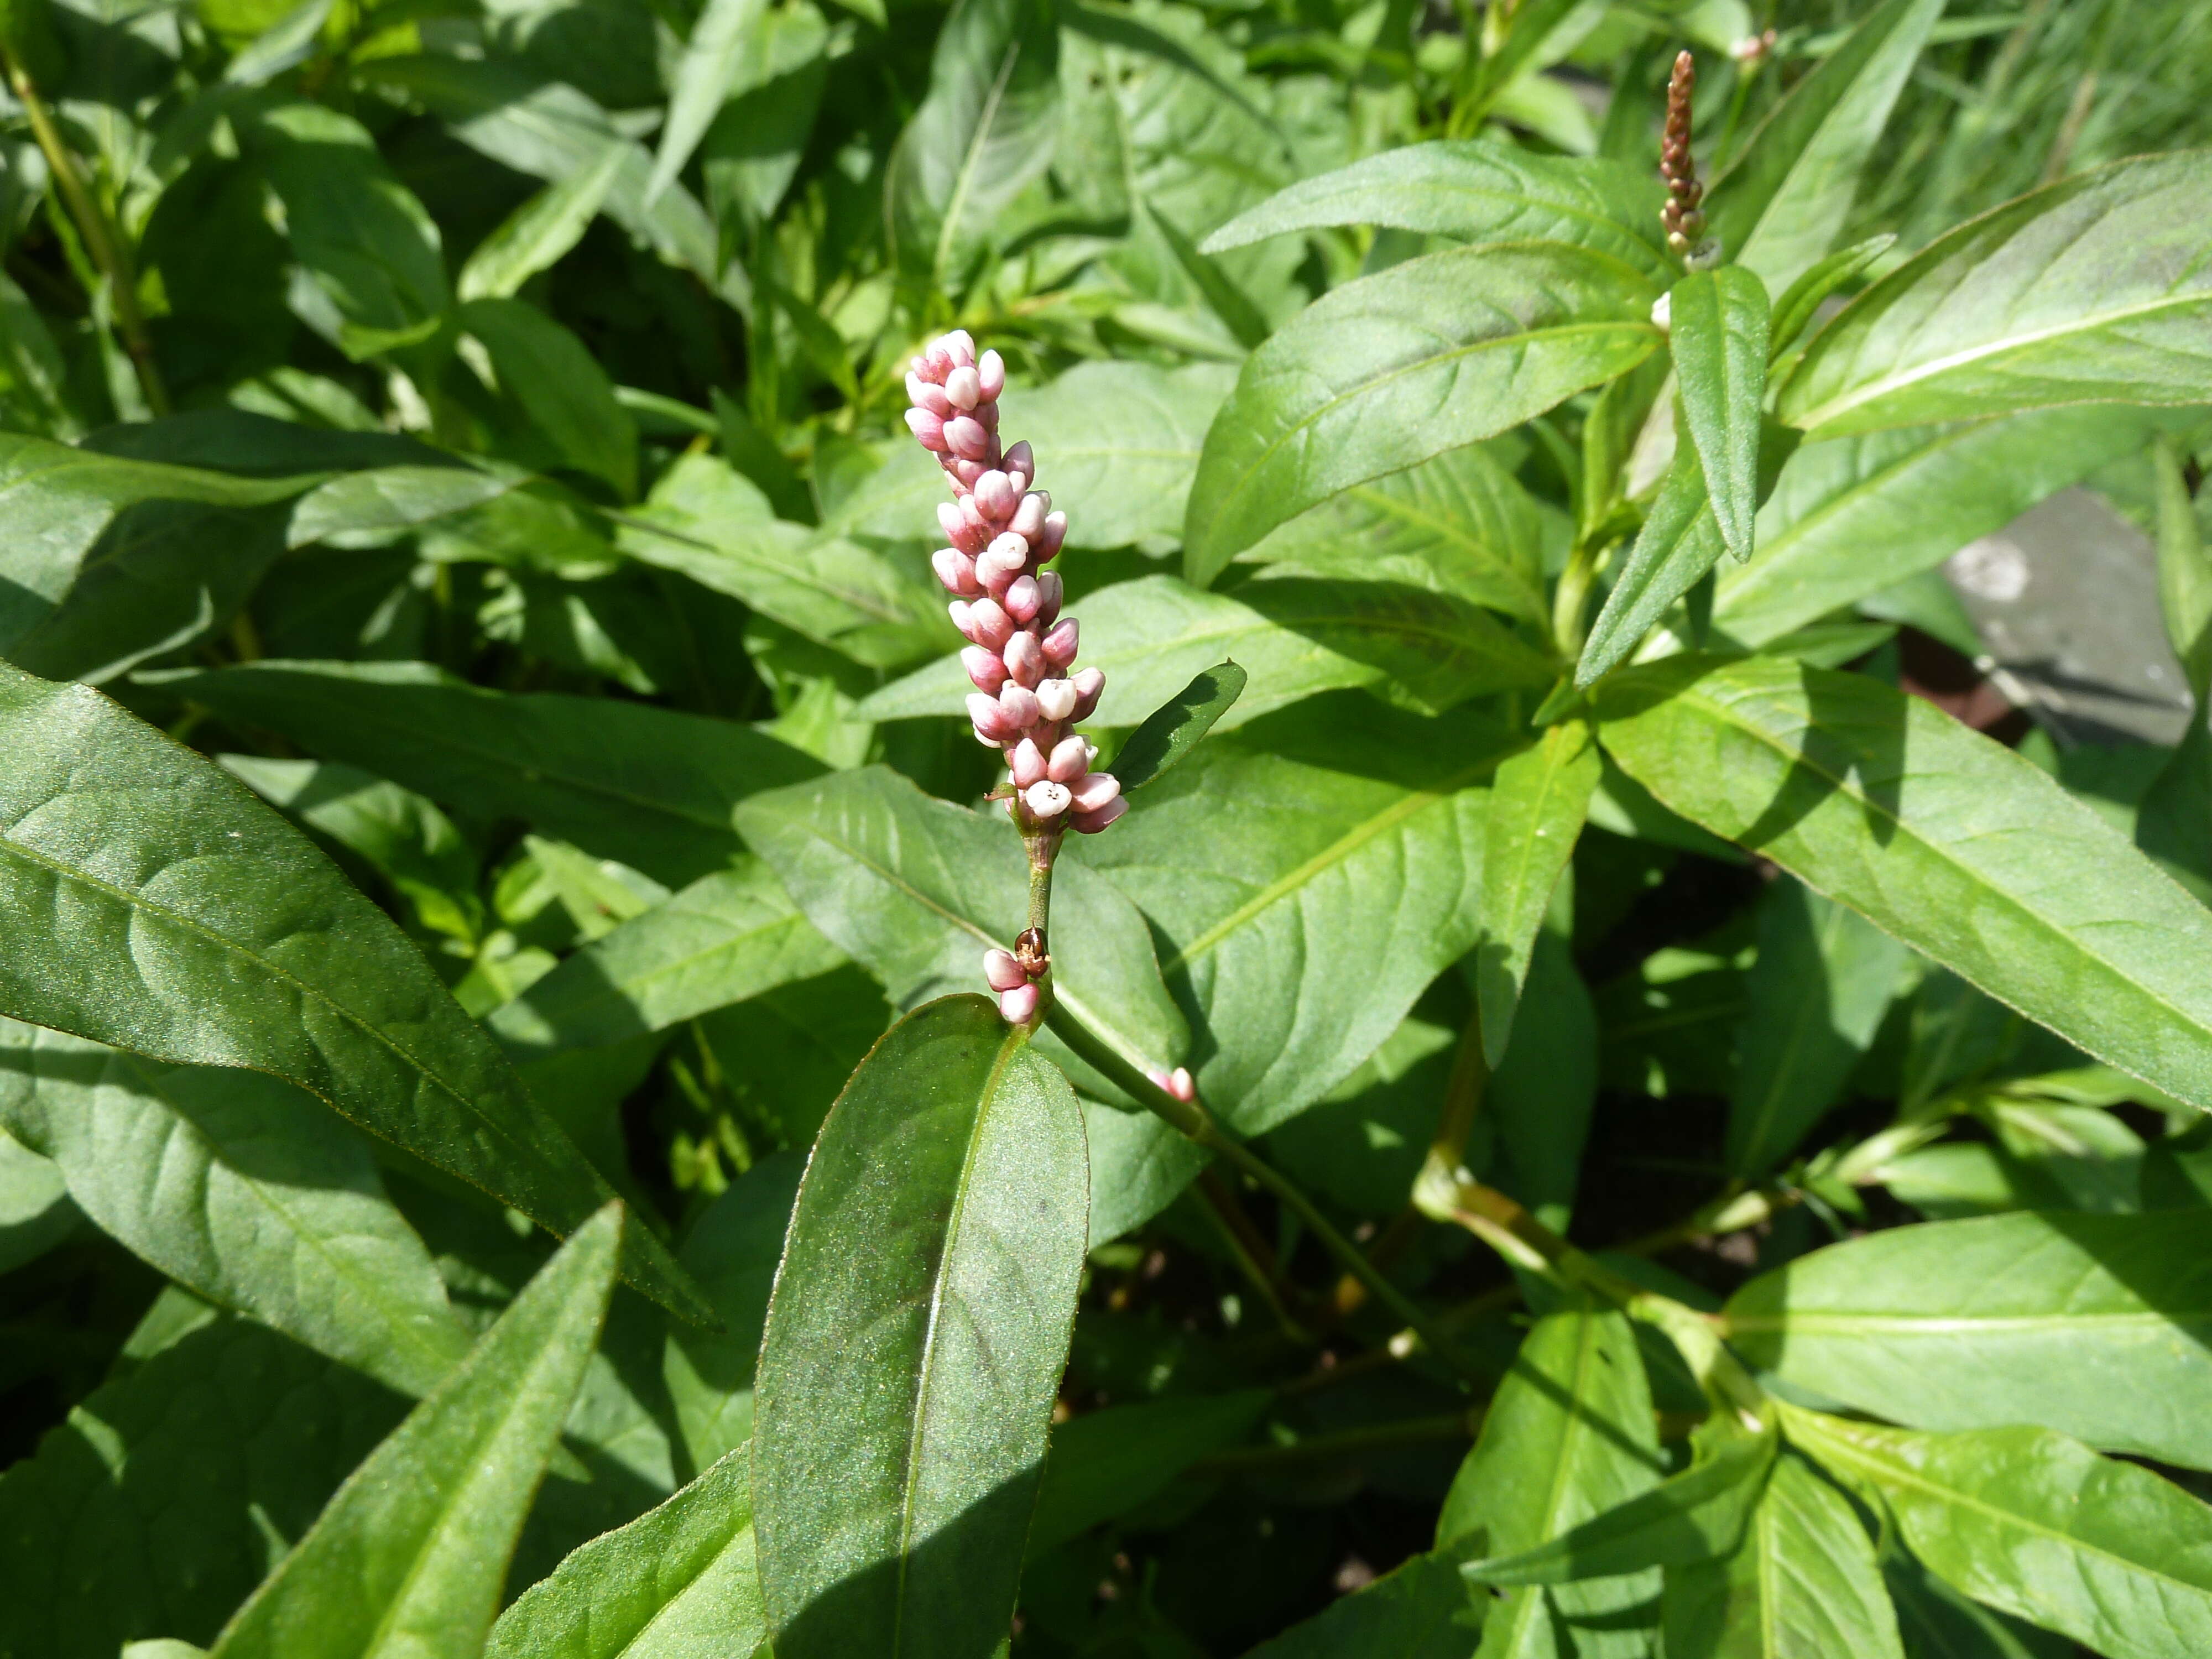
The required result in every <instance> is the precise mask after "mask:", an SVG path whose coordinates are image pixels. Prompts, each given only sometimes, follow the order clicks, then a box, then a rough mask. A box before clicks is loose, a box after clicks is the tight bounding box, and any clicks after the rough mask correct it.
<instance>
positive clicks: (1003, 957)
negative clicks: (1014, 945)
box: [983, 951, 1030, 991]
mask: <svg viewBox="0 0 2212 1659" xmlns="http://www.w3.org/2000/svg"><path fill="white" fill-rule="evenodd" d="M983 979H984V981H985V982H986V983H987V984H988V985H989V986H990V987H991V988H992V989H993V990H994V991H1015V990H1019V989H1020V988H1021V987H1023V986H1024V985H1026V984H1028V983H1029V982H1030V976H1029V974H1028V971H1027V970H1026V969H1024V968H1023V966H1022V964H1021V959H1020V958H1019V957H1017V956H1015V955H1014V953H1013V952H1012V951H984V952H983Z"/></svg>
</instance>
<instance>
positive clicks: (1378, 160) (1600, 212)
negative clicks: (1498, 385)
mask: <svg viewBox="0 0 2212 1659" xmlns="http://www.w3.org/2000/svg"><path fill="white" fill-rule="evenodd" d="M1658 217H1659V191H1658V190H1657V189H1656V187H1655V186H1654V185H1653V184H1652V182H1651V181H1650V179H1648V178H1647V177H1645V176H1644V174H1642V173H1638V172H1637V171H1636V170H1635V169H1633V168H1631V167H1624V166H1621V165H1620V164H1619V163H1617V162H1613V161H1590V160H1570V159H1567V158H1565V157H1562V156H1549V155H1533V154H1531V153H1530V152H1528V151H1527V150H1524V149H1520V148H1518V147H1517V146H1516V145H1511V144H1505V143H1497V142H1495V141H1493V140H1490V139H1484V138H1473V139H1449V140H1439V141H1436V142H1432V143H1425V144H1408V145H1406V146H1405V147H1403V148H1402V149H1387V150H1384V151H1383V152H1382V153H1381V154H1380V155H1370V156H1368V157H1366V158H1364V160H1361V161H1355V162H1353V163H1352V165H1351V166H1350V167H1339V168H1337V169H1336V170H1335V171H1334V172H1333V173H1319V174H1317V175H1316V176H1315V177H1313V178H1310V179H1300V180H1299V181H1298V182H1297V184H1295V185H1291V186H1290V187H1289V188H1288V189H1286V190H1282V191H1277V192H1276V193H1275V194H1274V195H1273V196H1271V197H1268V198H1267V200H1266V201H1265V202H1263V203H1261V204H1260V205H1259V206H1258V207H1255V208H1253V209H1251V210H1249V211H1248V212H1245V213H1242V214H1239V215H1238V216H1237V217H1236V218H1234V219H1232V220H1231V221H1230V222H1228V223H1227V224H1225V225H1224V226H1222V227H1221V228H1220V229H1218V230H1217V231H1215V232H1214V233H1213V234H1212V235H1211V236H1208V237H1207V238H1206V240H1205V242H1204V243H1203V244H1202V246H1204V248H1205V249H1206V252H1209V253H1218V252H1223V251H1224V250H1225V249H1228V248H1233V247H1242V246H1244V245H1246V244H1247V243H1250V242H1256V241H1260V240H1262V239H1264V238H1267V237H1269V236H1281V235H1284V234H1288V233H1290V232H1292V231H1301V230H1322V229H1328V228H1333V227H1335V226H1339V225H1387V226H1389V227H1390V228H1393V229H1397V230H1411V231H1419V232H1424V233H1426V234H1430V235H1432V236H1449V237H1451V238H1453V239H1455V240H1459V241H1463V242H1472V243H1478V244H1480V243H1504V242H1532V241H1547V242H1567V243H1571V244H1574V245H1576V246H1583V247H1589V248H1593V249H1595V250H1596V251H1598V252H1602V253H1607V254H1611V255H1613V257H1614V258H1620V259H1623V260H1626V262H1627V263H1628V264H1632V265H1633V266H1635V267H1636V268H1637V269H1638V270H1642V271H1644V273H1645V274H1646V275H1648V276H1650V277H1651V278H1652V279H1653V280H1654V281H1657V282H1665V281H1667V280H1668V279H1670V278H1671V276H1672V274H1673V271H1674V259H1673V258H1672V257H1671V256H1670V255H1669V254H1668V252H1667V246H1666V243H1665V242H1664V241H1663V240H1661V238H1660V237H1659V236H1658V235H1657V234H1656V233H1655V232H1654V231H1653V230H1652V228H1651V227H1652V226H1654V225H1656V223H1657V222H1658Z"/></svg>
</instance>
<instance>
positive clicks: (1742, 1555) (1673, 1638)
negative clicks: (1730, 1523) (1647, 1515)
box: [1664, 1453, 1905, 1659]
mask: <svg viewBox="0 0 2212 1659" xmlns="http://www.w3.org/2000/svg"><path fill="white" fill-rule="evenodd" d="M1664 1627H1665V1630H1666V1634H1667V1650H1668V1652H1670V1653H1679V1654H1688V1655H1695V1656H1701V1659H1703V1656H1710V1659H1815V1656H1820V1655H1826V1654H1838V1655H1842V1654H1849V1655H1850V1656H1851V1659H1905V1648H1904V1644H1902V1642H1901V1641H1900V1640H1899V1635H1898V1628H1897V1613H1896V1611H1895V1609H1894V1608H1893V1607H1891V1606H1890V1601H1889V1594H1888V1592H1887V1590H1886V1589H1884V1588H1883V1585H1882V1575H1881V1567H1880V1566H1879V1565H1876V1563H1875V1555H1874V1545H1873V1542H1872V1541H1871V1540H1869V1538H1868V1537H1867V1533H1866V1528H1864V1527H1863V1526H1862V1525H1861V1524H1860V1523H1859V1518H1858V1516H1857V1515H1856V1514H1854V1513H1853V1512H1852V1510H1851V1506H1850V1502H1849V1500H1847V1499H1846V1498H1844V1495H1843V1494H1842V1493H1841V1492H1838V1491H1837V1490H1836V1489H1835V1488H1834V1487H1833V1486H1830V1485H1829V1484H1828V1483H1827V1482H1826V1481H1825V1480H1822V1479H1821V1478H1820V1476H1819V1475H1817V1474H1814V1472H1813V1471H1812V1470H1811V1469H1810V1468H1808V1467H1807V1466H1806V1464H1805V1463H1804V1462H1803V1461H1802V1460H1801V1459H1799V1458H1797V1457H1796V1456H1794V1455H1790V1454H1788V1453H1784V1455H1782V1456H1780V1457H1778V1458H1777V1459H1776V1460H1775V1462H1774V1471H1773V1473H1772V1474H1770V1475H1769V1476H1768V1477H1767V1480H1766V1486H1765V1489H1764V1490H1763V1491H1762V1492H1760V1493H1759V1504H1758V1505H1757V1507H1756V1508H1754V1509H1753V1510H1752V1512H1751V1519H1750V1522H1749V1523H1748V1524H1747V1526H1746V1528H1745V1529H1744V1534H1743V1542H1742V1543H1741V1545H1740V1546H1738V1547H1737V1548H1736V1550H1735V1553H1733V1554H1731V1555H1729V1557H1728V1558H1727V1559H1725V1560H1723V1561H1712V1562H1700V1563H1697V1564H1695V1565H1687V1566H1683V1567H1679V1568H1675V1569H1674V1570H1672V1571H1669V1572H1668V1575H1667V1591H1666V1597H1665V1616H1664Z"/></svg>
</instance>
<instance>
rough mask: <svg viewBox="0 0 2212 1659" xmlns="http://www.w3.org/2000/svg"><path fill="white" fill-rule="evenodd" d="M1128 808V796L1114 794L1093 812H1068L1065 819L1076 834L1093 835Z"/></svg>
mask: <svg viewBox="0 0 2212 1659" xmlns="http://www.w3.org/2000/svg"><path fill="white" fill-rule="evenodd" d="M1128 810H1129V798H1128V797H1127V795H1116V796H1115V797H1114V799H1111V800H1109V801H1108V802H1107V803H1106V804H1105V805H1103V806H1102V807H1100V808H1099V809H1098V810H1097V811H1095V812H1071V813H1069V814H1068V815H1067V821H1068V823H1070V824H1071V825H1073V827H1074V829H1076V831H1077V833H1078V834H1080V835H1085V836H1095V835H1097V833H1098V832H1099V831H1100V830H1101V829H1104V828H1105V827H1106V826H1107V825H1108V824H1109V823H1113V822H1114V820H1115V819H1116V818H1118V817H1121V814H1122V813H1124V812H1126V811H1128Z"/></svg>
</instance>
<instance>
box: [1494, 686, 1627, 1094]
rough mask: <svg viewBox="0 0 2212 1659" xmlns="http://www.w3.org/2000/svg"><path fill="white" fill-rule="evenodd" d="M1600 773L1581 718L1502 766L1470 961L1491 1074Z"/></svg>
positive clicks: (1548, 731)
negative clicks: (1479, 928) (1477, 940)
mask: <svg viewBox="0 0 2212 1659" xmlns="http://www.w3.org/2000/svg"><path fill="white" fill-rule="evenodd" d="M1600 771H1601V767H1600V764H1599V758H1598V751H1597V746H1596V744H1594V743H1593V742H1592V741H1591V740H1590V730H1589V726H1586V725H1584V724H1583V722H1581V721H1579V720H1567V721H1564V722H1562V723H1561V724H1559V725H1558V726H1550V727H1548V728H1547V729H1546V731H1545V732H1544V734H1543V736H1542V737H1541V738H1539V739H1538V740H1537V743H1536V745H1535V747H1534V748H1533V749H1528V750H1523V751H1522V753H1520V754H1518V755H1515V756H1513V757H1510V759H1507V760H1504V761H1501V762H1500V763H1498V775H1497V778H1496V780H1495V781H1493V782H1492V785H1491V790H1490V814H1489V817H1487V818H1486V820H1485V822H1484V825H1483V854H1482V909H1481V914H1482V939H1481V942H1480V943H1479V944H1478V945H1476V946H1475V958H1474V990H1475V998H1476V1000H1477V1002H1478V1004H1479V1005H1480V1009H1481V1017H1482V1054H1483V1059H1484V1060H1485V1061H1486V1063H1487V1064H1488V1065H1489V1066H1491V1068H1492V1070H1495V1069H1496V1068H1497V1067H1498V1065H1499V1064H1500V1062H1502V1061H1503V1060H1504V1058H1505V1052H1506V1048H1505V1045H1506V1043H1507V1042H1509V1041H1510V1039H1511V1037H1512V1036H1513V1017H1514V1014H1515V1012H1516V1010H1517V1009H1518V1008H1519V1007H1520V1004H1521V987H1522V986H1523V985H1524V984H1526V983H1527V982H1528V962H1529V957H1530V956H1531V954H1532V953H1533V952H1534V949H1535V945H1536V930H1537V929H1538V928H1539V927H1542V926H1543V922H1544V913H1545V911H1546V909H1547V908H1548V907H1549V906H1550V904H1551V902H1552V891H1553V889H1554V888H1555V887H1557V886H1558V885H1559V878H1560V876H1561V875H1562V874H1563V873H1564V872H1565V870H1566V867H1567V864H1568V861H1569V860H1571V859H1572V858H1573V856H1574V851H1575V842H1576V841H1577V839H1578V838H1579V837H1580V836H1581V835H1582V830H1583V818H1584V817H1586V816H1587V815H1588V813H1589V798H1590V792H1591V791H1592V790H1593V789H1595V787H1597V781H1598V775H1599V773H1600Z"/></svg>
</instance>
